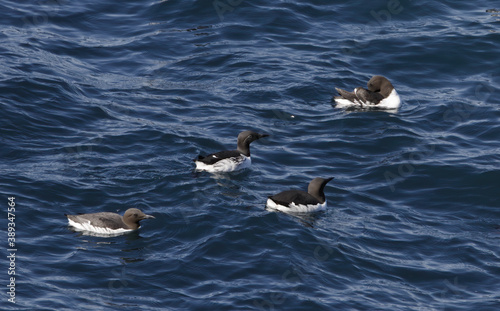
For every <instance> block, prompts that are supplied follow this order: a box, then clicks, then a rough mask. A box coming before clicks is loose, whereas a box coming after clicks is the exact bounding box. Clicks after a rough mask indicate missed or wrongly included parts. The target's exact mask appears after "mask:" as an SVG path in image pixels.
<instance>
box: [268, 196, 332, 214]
mask: <svg viewBox="0 0 500 311" xmlns="http://www.w3.org/2000/svg"><path fill="white" fill-rule="evenodd" d="M266 207H268V208H270V209H273V210H277V211H280V212H284V213H312V212H317V211H322V210H324V209H325V208H326V200H325V203H323V204H308V205H304V204H295V203H291V204H290V206H284V205H281V204H277V203H276V202H274V201H273V200H271V199H267V203H266Z"/></svg>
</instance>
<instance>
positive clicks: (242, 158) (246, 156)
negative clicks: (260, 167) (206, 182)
mask: <svg viewBox="0 0 500 311" xmlns="http://www.w3.org/2000/svg"><path fill="white" fill-rule="evenodd" d="M267 136H269V135H267V134H259V133H256V132H253V131H244V132H241V133H240V134H239V135H238V141H237V144H236V149H235V150H225V151H219V152H216V153H212V154H209V155H207V156H198V158H197V159H195V160H193V161H194V162H195V163H196V170H199V171H207V172H211V173H224V172H232V171H236V170H241V169H244V168H248V167H250V165H251V163H252V160H251V158H250V143H252V142H253V141H256V140H258V139H260V138H262V137H267Z"/></svg>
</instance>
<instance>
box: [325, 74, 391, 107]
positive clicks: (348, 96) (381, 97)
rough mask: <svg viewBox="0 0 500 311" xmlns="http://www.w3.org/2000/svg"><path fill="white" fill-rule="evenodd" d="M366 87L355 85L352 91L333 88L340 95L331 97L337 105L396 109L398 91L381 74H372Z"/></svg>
mask: <svg viewBox="0 0 500 311" xmlns="http://www.w3.org/2000/svg"><path fill="white" fill-rule="evenodd" d="M367 86H368V89H364V88H362V87H357V88H355V89H354V92H348V91H345V90H342V89H339V88H335V89H336V90H337V92H339V94H340V96H335V97H334V98H333V99H334V100H335V102H336V103H337V107H340V108H342V107H359V108H378V109H397V108H399V105H400V104H401V99H400V98H399V95H398V92H396V89H395V88H394V86H392V83H391V82H389V80H387V78H385V77H383V76H373V77H372V78H371V79H370V81H368V84H367Z"/></svg>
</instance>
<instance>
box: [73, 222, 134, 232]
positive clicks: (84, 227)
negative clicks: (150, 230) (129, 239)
mask: <svg viewBox="0 0 500 311" xmlns="http://www.w3.org/2000/svg"><path fill="white" fill-rule="evenodd" d="M68 222H69V224H70V225H71V226H72V227H73V228H75V229H77V230H78V231H88V232H94V233H99V234H104V235H107V234H109V235H115V234H121V233H126V232H130V231H133V230H132V229H122V228H120V229H110V228H103V227H96V226H93V225H91V224H90V220H89V221H87V222H86V223H79V222H74V221H73V220H71V219H69V218H68Z"/></svg>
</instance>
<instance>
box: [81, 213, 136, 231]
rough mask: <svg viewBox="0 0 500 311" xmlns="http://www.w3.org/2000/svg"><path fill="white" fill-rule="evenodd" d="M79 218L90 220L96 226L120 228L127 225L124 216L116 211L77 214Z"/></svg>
mask: <svg viewBox="0 0 500 311" xmlns="http://www.w3.org/2000/svg"><path fill="white" fill-rule="evenodd" d="M76 218H77V219H78V220H84V221H90V224H91V225H92V226H94V227H100V228H110V229H119V228H122V227H125V228H126V227H127V226H126V225H125V224H124V223H123V220H122V217H121V216H120V215H118V214H115V213H107V212H103V213H95V214H82V215H76Z"/></svg>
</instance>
